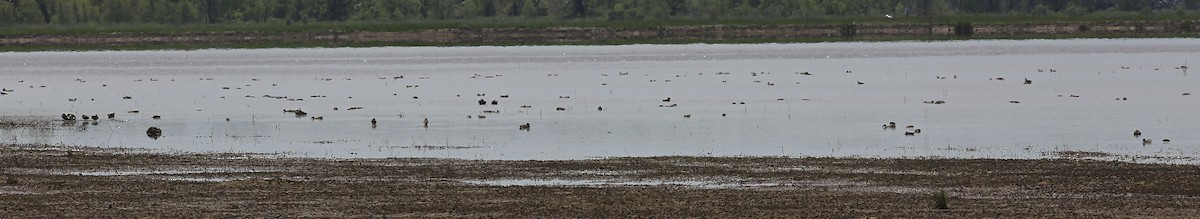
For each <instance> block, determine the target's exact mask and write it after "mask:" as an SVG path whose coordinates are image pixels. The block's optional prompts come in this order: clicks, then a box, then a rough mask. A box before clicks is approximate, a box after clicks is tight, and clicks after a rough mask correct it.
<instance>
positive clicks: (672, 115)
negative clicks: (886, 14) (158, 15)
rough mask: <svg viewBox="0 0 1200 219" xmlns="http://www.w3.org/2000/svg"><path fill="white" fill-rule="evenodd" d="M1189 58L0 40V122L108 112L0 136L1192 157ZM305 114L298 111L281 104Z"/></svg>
mask: <svg viewBox="0 0 1200 219" xmlns="http://www.w3.org/2000/svg"><path fill="white" fill-rule="evenodd" d="M1189 59H1197V60H1200V44H1197V43H1195V40H1194V39H1136V40H1111V39H1077V40H1029V41H956V42H933V43H927V42H886V43H817V44H760V45H629V46H537V47H452V48H436V47H396V48H333V49H256V50H201V51H120V52H33V53H0V87H3V88H5V89H11V90H13V91H12V92H6V93H8V95H3V96H0V103H3V104H2V105H0V117H5V118H28V117H44V118H47V119H58V117H59V116H58V115H59V114H60V113H76V114H87V115H95V114H99V115H100V117H104V114H106V113H109V112H116V113H117V116H116V120H108V119H103V118H102V119H101V120H100V121H99V122H97V123H95V124H94V125H93V124H92V123H91V122H90V121H88V122H85V121H76V122H62V123H61V124H60V123H59V122H58V121H56V122H55V126H56V127H57V128H54V129H27V128H15V129H4V130H0V138H2V139H0V140H3V141H5V142H16V143H50V144H59V143H61V144H67V145H84V146H98V147H138V148H150V149H160V150H166V151H200V152H224V151H232V152H268V153H270V152H284V153H289V154H291V155H293V156H308V157H337V158H352V157H448V158H469V159H578V158H589V157H607V156H661V155H701V156H707V155H713V156H738V155H753V156H760V155H762V156H860V157H927V156H938V157H966V158H1039V157H1045V156H1047V155H1046V154H1048V153H1046V152H1052V151H1064V150H1079V151H1100V152H1106V153H1110V154H1114V155H1118V156H1126V157H1138V158H1163V159H1171V158H1183V159H1190V158H1194V157H1200V147H1198V146H1200V143H1197V142H1200V136H1198V135H1196V134H1194V130H1198V129H1200V117H1198V116H1197V115H1196V112H1197V111H1196V107H1197V106H1200V99H1197V98H1198V97H1197V96H1195V95H1189V96H1184V95H1182V93H1185V92H1189V93H1197V92H1200V89H1196V88H1198V87H1200V86H1197V85H1200V80H1198V79H1197V78H1196V76H1195V75H1188V74H1187V73H1186V72H1185V71H1184V70H1182V69H1176V67H1178V66H1181V65H1185V64H1186V63H1187V62H1189ZM1123 67H1128V69H1125V68H1123ZM1039 69H1041V70H1042V71H1043V72H1039ZM1050 69H1054V70H1055V72H1050ZM1156 69H1157V70H1156ZM847 71H850V72H851V73H847ZM622 72H628V74H627V75H622V74H621V73H622ZM718 72H728V74H718ZM764 72H765V73H764ZM800 72H809V73H811V74H812V75H801V74H799V73H800ZM752 73H757V74H752ZM399 76H403V78H402V79H396V78H395V77H399ZM472 77H474V78H472ZM937 77H946V79H937ZM955 77H956V78H955ZM996 77H1003V78H1005V79H1006V80H1003V81H999V80H990V79H992V78H996ZM1024 78H1028V79H1030V80H1032V82H1033V83H1032V84H1029V85H1026V84H1023V83H1022V82H1023V80H1022V79H1024ZM209 79H211V80H209ZM858 82H863V84H861V85H859V84H858ZM769 84H773V85H769ZM41 86H45V87H41ZM410 86H411V87H410ZM226 87H227V88H228V89H223V88H226ZM478 94H484V96H477V95H478ZM264 95H270V96H286V97H287V98H284V99H275V98H268V97H265V96H264ZM501 95H509V97H508V98H501V97H500V96H501ZM1058 95H1062V97H1059V96H1058ZM1071 95H1078V96H1079V97H1076V98H1073V97H1070V96H1071ZM124 96H129V97H131V99H122V97H124ZM312 96H319V97H312ZM320 96H323V97H320ZM566 96H569V97H570V98H560V97H566ZM413 97H417V99H414V98H413ZM668 97H670V98H671V102H663V101H662V100H663V99H665V98H668ZM1120 97H1124V98H1127V100H1123V101H1120V100H1115V99H1116V98H1120ZM68 99H76V101H69V100H68ZM93 99H94V100H93ZM287 99H303V100H296V101H288V100H287ZM480 99H484V100H487V101H492V100H498V101H499V104H498V105H490V104H489V105H486V106H480V105H478V104H477V103H476V101H478V100H480ZM780 99H782V100H780ZM932 100H943V101H946V103H945V104H923V103H922V101H932ZM1011 100H1016V101H1019V102H1020V103H1017V104H1014V103H1010V102H1009V101H1011ZM735 102H736V103H741V102H745V104H731V103H735ZM671 104H678V106H677V107H659V105H671ZM522 105H529V106H531V108H521V107H520V106H522ZM600 106H603V108H604V110H603V111H598V110H597V109H596V108H597V107H600ZM334 107H338V108H339V109H340V110H338V111H334V110H333V108H334ZM350 107H363V109H361V110H347V109H348V108H350ZM558 107H562V108H565V109H566V110H565V111H557V110H556V108H558ZM297 108H299V109H303V110H304V111H307V112H308V115H306V116H304V117H301V118H297V117H296V116H294V115H292V114H289V113H284V112H283V109H297ZM130 110H139V111H140V113H138V114H131V113H127V111H130ZM484 110H498V111H499V112H500V113H498V114H493V113H483V111H484ZM689 114H690V115H691V116H690V118H687V117H684V115H689ZM722 114H725V116H724V117H723V116H721V115H722ZM152 115H161V116H162V119H160V120H154V119H151V118H150V117H151V116H152ZM478 115H485V116H486V117H487V118H485V119H478V118H477V116H478ZM314 116H321V117H324V120H312V119H310V117H314ZM468 116H470V117H471V118H468ZM226 118H228V119H229V121H228V122H227V121H226V120H225V119H226ZM372 118H375V119H377V120H378V121H379V123H378V125H377V126H375V127H372V125H371V124H370V120H371V119H372ZM425 118H428V119H429V121H430V123H429V127H427V128H426V127H423V125H422V120H423V119H425ZM887 122H896V123H897V124H898V126H899V127H897V128H896V129H894V130H885V129H882V128H881V125H882V124H885V123H887ZM525 123H530V124H531V130H529V131H523V130H518V125H520V124H525ZM906 125H914V126H915V127H916V128H920V129H921V130H922V132H921V133H919V134H915V136H905V135H904V132H906V131H908V130H910V129H907V128H905V126H906ZM150 126H156V127H160V128H162V130H163V137H161V138H158V139H151V138H148V137H147V136H146V134H145V131H146V129H147V128H148V127H150ZM1135 129H1138V130H1141V131H1142V132H1143V133H1144V135H1143V136H1141V138H1152V139H1154V143H1153V144H1150V145H1143V144H1142V141H1141V138H1137V137H1134V136H1133V135H1132V132H1133V130H1135ZM1163 138H1169V139H1171V141H1172V142H1171V143H1169V144H1164V143H1163V142H1162V141H1161V140H1162V139H1163Z"/></svg>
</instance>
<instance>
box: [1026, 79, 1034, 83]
mask: <svg viewBox="0 0 1200 219" xmlns="http://www.w3.org/2000/svg"><path fill="white" fill-rule="evenodd" d="M1025 84H1033V81H1031V80H1029V79H1028V78H1026V79H1025Z"/></svg>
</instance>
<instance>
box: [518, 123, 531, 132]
mask: <svg viewBox="0 0 1200 219" xmlns="http://www.w3.org/2000/svg"><path fill="white" fill-rule="evenodd" d="M517 129H519V130H525V131H529V123H528V122H527V123H525V124H522V125H520V126H517Z"/></svg>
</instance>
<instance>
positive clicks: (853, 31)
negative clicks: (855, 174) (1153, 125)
mask: <svg viewBox="0 0 1200 219" xmlns="http://www.w3.org/2000/svg"><path fill="white" fill-rule="evenodd" d="M1196 23H1197V22H1196V21H1121V22H1048V23H976V24H973V23H952V24H948V23H935V24H923V23H915V24H913V23H893V24H887V23H885V24H875V23H847V24H836V25H830V24H826V25H800V24H796V25H699V26H660V27H626V28H617V27H546V28H443V29H418V30H406V31H358V30H310V31H304V32H246V31H197V32H179V33H127V32H111V33H85V34H24V35H22V34H14V35H0V46H2V47H4V48H6V49H5V50H10V51H16V50H43V49H56V48H57V49H66V50H79V49H84V50H86V49H89V48H90V49H122V48H124V49H137V48H247V47H249V48H253V47H322V46H325V47H328V46H335V47H336V46H409V45H436V46H454V45H558V44H636V43H747V42H749V43H768V42H825V41H881V40H929V39H933V40H937V39H1030V38H1076V37H1196V36H1200V35H1197V33H1198V32H1197V31H1200V27H1197V24H1196Z"/></svg>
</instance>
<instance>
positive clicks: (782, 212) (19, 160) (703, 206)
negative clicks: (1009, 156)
mask: <svg viewBox="0 0 1200 219" xmlns="http://www.w3.org/2000/svg"><path fill="white" fill-rule="evenodd" d="M1198 173H1200V167H1198V166H1195V165H1168V164H1131V163H1121V162H1105V161H1091V160H1075V159H1049V160H995V159H862V158H808V157H805V158H785V157H638V158H607V159H592V160H565V161H493V160H456V159H416V158H401V159H333V160H330V159H310V158H288V157H282V156H277V155H270V154H163V153H147V152H145V151H140V150H135V149H101V148H78V147H54V146H48V145H10V144H3V145H0V202H2V203H0V212H4V214H5V215H7V216H10V217H96V216H100V217H173V216H185V217H186V216H200V215H204V216H202V217H275V216H284V217H356V216H388V217H468V218H479V217H624V216H634V215H637V216H651V217H707V218H728V217H857V218H862V217H923V218H928V217H955V218H962V217H1054V218H1062V217H1190V216H1193V215H1196V214H1197V213H1200V211H1198V210H1197V209H1200V174H1198ZM937 191H946V192H947V194H948V195H949V209H937V208H935V207H934V200H933V198H932V195H931V194H933V193H934V192H937Z"/></svg>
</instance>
